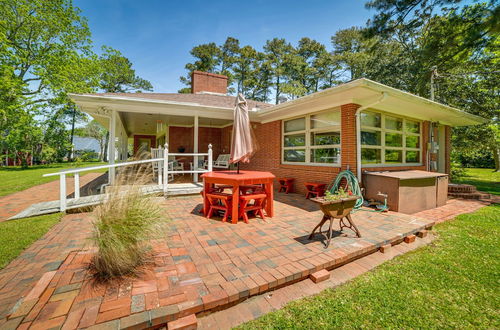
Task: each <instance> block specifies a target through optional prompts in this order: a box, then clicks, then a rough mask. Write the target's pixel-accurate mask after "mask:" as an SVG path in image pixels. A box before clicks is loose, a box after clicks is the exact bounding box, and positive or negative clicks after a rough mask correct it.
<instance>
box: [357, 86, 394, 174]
mask: <svg viewBox="0 0 500 330" xmlns="http://www.w3.org/2000/svg"><path fill="white" fill-rule="evenodd" d="M388 95H389V94H388V93H387V92H382V96H381V97H380V99H379V100H377V101H375V102H373V103H370V104H368V105H365V106H362V107H359V108H358V110H356V173H357V177H358V181H359V182H360V183H361V177H362V175H361V119H360V113H361V111H363V110H365V109H367V108H371V107H373V106H374V105H377V104H379V103H381V102H383V101H384V100H385V99H386V98H387V96H388Z"/></svg>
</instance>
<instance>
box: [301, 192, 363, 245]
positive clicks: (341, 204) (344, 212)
mask: <svg viewBox="0 0 500 330" xmlns="http://www.w3.org/2000/svg"><path fill="white" fill-rule="evenodd" d="M358 198H359V197H358V196H356V195H353V193H352V192H351V191H350V190H349V189H347V190H344V189H343V188H342V187H341V188H339V190H338V191H336V192H335V193H331V192H329V191H327V192H326V193H325V196H321V197H315V198H311V200H312V201H313V202H315V203H318V204H319V207H320V208H321V211H323V219H321V221H320V223H319V224H318V225H316V227H314V229H313V231H312V232H311V235H309V239H312V237H313V235H314V232H315V231H316V229H318V228H319V229H320V231H321V227H322V226H323V224H324V223H325V222H326V221H327V220H330V228H329V231H328V241H327V243H326V246H325V248H327V247H328V245H329V244H330V239H331V238H332V224H333V220H334V219H339V224H340V230H341V231H342V229H343V228H344V227H345V228H350V229H351V230H352V231H354V232H355V233H356V236H358V237H361V234H360V232H359V230H358V228H357V227H356V225H355V224H354V222H353V221H352V218H351V211H352V209H353V208H354V206H355V205H356V201H357V200H358ZM344 220H346V221H347V222H344Z"/></svg>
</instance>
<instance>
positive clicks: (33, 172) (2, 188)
mask: <svg viewBox="0 0 500 330" xmlns="http://www.w3.org/2000/svg"><path fill="white" fill-rule="evenodd" d="M102 164H105V163H101V162H82V163H58V164H50V165H35V166H30V167H28V168H22V167H20V166H9V167H0V182H1V183H2V184H1V185H0V196H5V195H9V194H12V193H15V192H17V191H21V190H24V189H27V188H29V187H33V186H36V185H39V184H42V183H45V182H49V181H54V180H58V179H59V176H57V175H56V176H49V177H45V178H44V177H43V176H42V175H43V174H46V173H53V172H58V171H60V170H64V169H68V168H79V167H89V166H96V165H102ZM93 172H105V170H98V171H93ZM85 173H88V172H83V173H81V174H80V175H84V174H85Z"/></svg>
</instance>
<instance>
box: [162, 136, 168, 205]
mask: <svg viewBox="0 0 500 330" xmlns="http://www.w3.org/2000/svg"><path fill="white" fill-rule="evenodd" d="M167 189H168V143H165V149H164V150H163V194H164V195H165V197H166V196H167Z"/></svg>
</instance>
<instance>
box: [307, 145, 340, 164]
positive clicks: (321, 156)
mask: <svg viewBox="0 0 500 330" xmlns="http://www.w3.org/2000/svg"><path fill="white" fill-rule="evenodd" d="M339 157H340V150H339V149H337V148H331V149H326V148H325V149H311V162H312V163H330V164H334V163H339V162H340V158H339Z"/></svg>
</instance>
